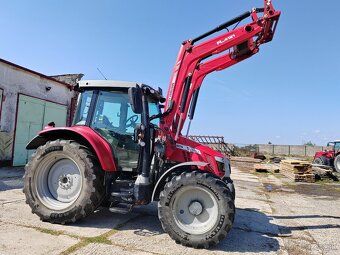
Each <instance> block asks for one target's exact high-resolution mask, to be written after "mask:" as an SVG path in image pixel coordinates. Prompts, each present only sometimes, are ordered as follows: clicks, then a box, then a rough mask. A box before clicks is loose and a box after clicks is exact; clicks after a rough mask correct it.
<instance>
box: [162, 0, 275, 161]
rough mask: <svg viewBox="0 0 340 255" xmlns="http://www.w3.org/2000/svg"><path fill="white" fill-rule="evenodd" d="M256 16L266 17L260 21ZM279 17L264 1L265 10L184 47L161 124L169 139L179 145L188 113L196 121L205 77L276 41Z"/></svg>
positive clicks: (179, 55) (266, 1) (175, 70)
mask: <svg viewBox="0 0 340 255" xmlns="http://www.w3.org/2000/svg"><path fill="white" fill-rule="evenodd" d="M257 13H263V15H262V16H261V17H259V16H258V14H257ZM280 14H281V12H280V11H276V10H275V9H274V8H273V6H272V3H271V0H265V1H264V8H253V9H252V10H251V11H249V12H245V13H244V14H242V15H240V16H238V17H236V18H234V19H232V20H230V21H228V22H225V23H224V24H222V25H220V26H218V27H217V28H215V29H213V30H211V31H209V32H206V33H205V34H203V35H201V36H199V37H197V38H194V39H192V40H187V41H184V42H183V43H182V46H181V48H180V51H179V53H178V56H177V59H176V63H175V66H174V69H173V72H172V76H171V80H170V85H169V89H168V92H167V97H166V102H165V111H168V112H169V114H167V115H166V116H165V117H164V118H163V119H162V122H161V128H162V129H163V130H165V131H166V133H167V134H166V135H167V136H168V137H169V135H170V136H171V140H173V141H177V139H178V136H179V135H180V134H181V131H182V128H183V125H184V122H185V120H186V117H187V114H188V111H189V119H190V120H191V119H192V118H193V115H194V111H195V106H196V102H197V97H198V93H199V89H200V86H201V84H202V81H203V79H204V78H205V76H206V75H208V74H209V73H211V72H214V71H220V70H223V69H225V68H228V67H230V66H232V65H235V64H237V63H239V62H241V61H243V60H245V59H247V58H249V57H251V56H253V55H254V54H256V53H257V52H258V51H259V46H260V45H261V44H264V43H267V42H269V41H271V40H272V39H273V36H274V33H275V30H276V25H277V22H278V20H279V17H280ZM248 17H251V19H252V22H250V23H248V24H246V25H243V26H241V27H238V28H235V29H233V30H230V31H229V30H228V31H227V32H225V33H222V34H220V35H218V36H216V37H213V38H210V39H208V40H206V41H203V42H200V43H198V42H199V41H201V40H202V39H204V38H206V37H208V36H210V35H212V34H214V33H216V32H219V31H221V30H223V29H228V27H229V26H232V25H234V24H236V25H237V24H238V23H239V22H241V21H242V20H243V19H246V18H248ZM195 43H198V44H197V45H195ZM189 108H190V109H189ZM169 154H171V150H169ZM169 154H168V155H169Z"/></svg>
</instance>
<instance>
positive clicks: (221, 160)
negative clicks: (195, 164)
mask: <svg viewBox="0 0 340 255" xmlns="http://www.w3.org/2000/svg"><path fill="white" fill-rule="evenodd" d="M215 160H216V163H217V168H218V171H219V172H223V173H224V172H225V161H224V158H222V157H218V156H215Z"/></svg>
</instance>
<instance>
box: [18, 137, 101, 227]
mask: <svg viewBox="0 0 340 255" xmlns="http://www.w3.org/2000/svg"><path fill="white" fill-rule="evenodd" d="M98 165H99V164H98V162H97V159H96V157H95V156H94V155H93V154H92V153H91V152H90V150H89V149H88V148H87V147H85V146H83V145H80V144H79V143H77V142H75V141H70V140H56V141H49V142H47V143H46V144H45V145H42V146H40V147H39V148H38V149H37V151H36V152H35V153H34V154H33V155H32V158H31V160H30V161H29V162H28V163H27V165H26V167H25V175H24V189H23V192H24V193H25V196H26V203H27V204H28V205H29V206H30V207H31V209H32V213H35V214H37V215H38V216H39V217H40V219H41V220H42V221H48V222H51V223H59V224H65V223H70V222H75V221H77V220H79V219H81V218H85V217H86V216H88V215H89V214H91V213H93V212H94V210H95V209H96V208H97V207H98V206H99V205H100V203H101V202H102V199H103V198H104V195H105V188H104V185H103V173H102V170H101V169H100V168H99V167H98Z"/></svg>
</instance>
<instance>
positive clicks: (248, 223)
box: [115, 206, 291, 254]
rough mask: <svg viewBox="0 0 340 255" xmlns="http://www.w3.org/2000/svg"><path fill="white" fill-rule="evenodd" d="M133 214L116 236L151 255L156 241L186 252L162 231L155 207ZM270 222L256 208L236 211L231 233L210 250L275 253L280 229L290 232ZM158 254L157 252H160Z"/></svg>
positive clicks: (206, 251)
mask: <svg viewBox="0 0 340 255" xmlns="http://www.w3.org/2000/svg"><path fill="white" fill-rule="evenodd" d="M148 207H150V206H148ZM134 213H137V214H138V216H137V217H135V218H134V219H132V220H130V221H128V222H127V223H126V224H124V225H122V226H121V227H120V228H119V230H120V231H119V233H127V234H123V236H125V235H126V236H125V237H124V238H130V239H132V240H139V242H140V245H141V246H142V247H143V250H144V247H145V249H146V250H147V251H150V252H156V251H157V250H150V249H151V248H150V246H152V245H151V244H152V243H156V242H157V243H158V244H159V245H158V247H159V249H162V248H161V247H168V249H169V247H172V248H171V250H173V251H175V250H178V249H188V248H186V247H183V246H181V245H177V244H176V243H175V242H174V241H173V240H172V239H171V238H170V237H169V236H168V235H167V233H165V232H164V231H163V229H162V227H161V224H160V222H159V220H158V216H157V207H154V208H147V209H142V208H138V209H136V210H134ZM272 219H273V218H272V217H268V216H267V215H266V214H264V213H261V212H258V211H257V210H256V209H237V211H236V218H235V222H234V225H233V228H232V230H231V231H230V232H229V234H228V235H227V237H226V238H225V239H224V240H222V241H221V242H220V243H219V244H218V245H217V246H214V247H211V248H210V249H209V250H210V251H223V252H273V251H274V252H275V251H278V250H280V244H279V241H278V237H279V235H280V234H282V229H284V231H285V232H286V233H285V234H290V233H291V232H290V230H289V229H286V228H282V227H281V226H278V225H276V224H273V223H271V220H272ZM121 231H122V232H121ZM280 231H281V232H280ZM119 235H120V234H119ZM117 236H118V235H117ZM115 240H116V239H115ZM134 242H135V241H134ZM148 244H149V245H148ZM142 247H141V248H142ZM158 251H159V252H160V251H161V250H158ZM193 251H197V252H198V253H197V252H195V254H196V253H197V254H201V252H202V254H205V253H209V251H208V250H193ZM199 251H201V252H199ZM203 251H204V252H203ZM178 252H179V251H178ZM166 254H167V253H166ZM171 254H172V253H171Z"/></svg>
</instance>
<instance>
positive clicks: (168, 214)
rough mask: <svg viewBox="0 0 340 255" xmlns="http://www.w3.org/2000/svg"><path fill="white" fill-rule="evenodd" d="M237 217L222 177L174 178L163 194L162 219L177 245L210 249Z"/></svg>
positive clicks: (195, 175)
mask: <svg viewBox="0 0 340 255" xmlns="http://www.w3.org/2000/svg"><path fill="white" fill-rule="evenodd" d="M234 215H235V206H234V201H233V198H232V194H231V192H230V190H229V188H228V187H227V186H226V184H225V183H224V182H223V181H221V180H220V179H219V178H216V177H215V176H213V175H211V174H207V173H200V172H197V171H194V172H186V173H182V174H181V175H179V176H175V177H173V178H172V180H171V181H170V182H168V183H167V184H166V185H165V187H164V190H163V191H162V192H161V194H160V201H159V203H158V216H159V219H160V221H161V223H162V227H163V229H164V231H165V232H167V233H168V234H169V235H170V237H171V238H172V239H174V240H175V241H176V242H177V243H181V244H182V245H185V246H190V247H194V248H208V247H209V246H210V245H215V244H217V243H219V241H221V240H222V239H223V238H224V237H225V236H226V235H227V233H228V232H229V231H230V229H231V227H232V224H233V221H234Z"/></svg>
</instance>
